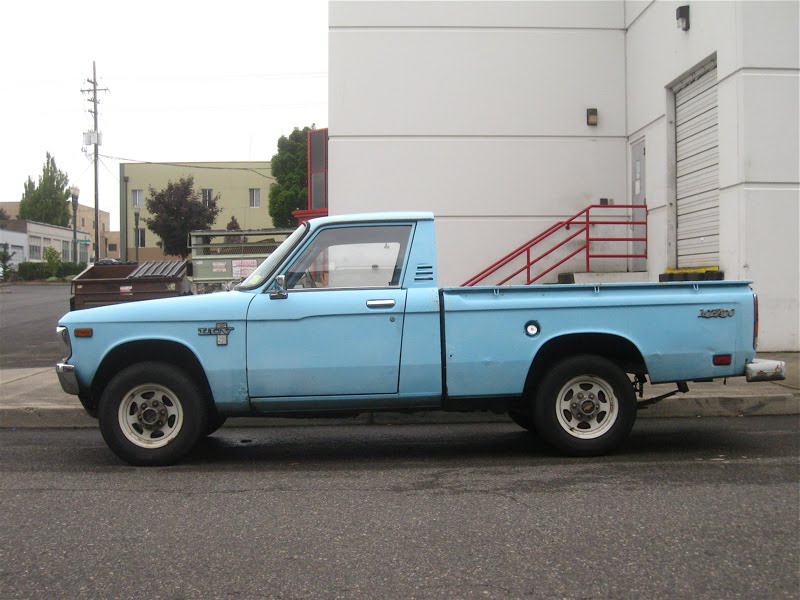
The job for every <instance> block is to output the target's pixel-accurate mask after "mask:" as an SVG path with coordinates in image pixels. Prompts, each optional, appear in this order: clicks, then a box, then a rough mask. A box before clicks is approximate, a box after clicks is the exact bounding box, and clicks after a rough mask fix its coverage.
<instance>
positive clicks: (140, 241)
mask: <svg viewBox="0 0 800 600" xmlns="http://www.w3.org/2000/svg"><path fill="white" fill-rule="evenodd" d="M145 231H146V229H143V228H141V227H140V228H139V229H138V230H137V231H136V245H137V246H138V247H139V248H144V242H145V238H144V234H145Z"/></svg>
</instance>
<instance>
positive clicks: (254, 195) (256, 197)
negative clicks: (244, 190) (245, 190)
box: [250, 188, 261, 208]
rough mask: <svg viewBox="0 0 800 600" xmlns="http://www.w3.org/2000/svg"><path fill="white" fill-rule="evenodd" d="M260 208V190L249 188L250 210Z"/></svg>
mask: <svg viewBox="0 0 800 600" xmlns="http://www.w3.org/2000/svg"><path fill="white" fill-rule="evenodd" d="M260 206H261V190H260V189H259V188H250V208H259V207H260Z"/></svg>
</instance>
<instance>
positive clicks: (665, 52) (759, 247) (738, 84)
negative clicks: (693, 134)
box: [625, 2, 800, 350]
mask: <svg viewBox="0 0 800 600" xmlns="http://www.w3.org/2000/svg"><path fill="white" fill-rule="evenodd" d="M680 4H683V2H653V3H648V2H644V3H643V2H626V5H625V12H626V22H627V24H628V31H627V35H626V43H625V52H626V71H627V94H626V103H627V133H628V136H629V138H630V141H631V142H633V141H635V140H639V139H642V138H645V140H646V146H647V202H648V207H649V211H650V212H649V225H650V231H649V234H650V245H649V250H650V255H649V260H648V271H649V274H650V276H651V278H654V277H655V276H656V275H657V274H658V273H660V272H663V271H664V269H665V268H666V267H668V266H675V260H674V253H675V248H674V242H673V240H672V239H671V237H670V235H669V231H670V229H669V227H670V213H671V211H674V204H673V203H674V198H675V190H674V178H675V173H674V170H673V167H672V164H673V162H672V161H673V160H674V154H673V153H674V143H675V142H674V135H673V132H674V122H673V120H672V119H673V111H674V107H673V106H672V104H671V93H670V91H669V88H670V86H671V84H672V83H673V82H674V81H676V80H677V79H679V78H680V77H681V76H683V75H685V74H686V73H688V72H690V71H691V70H692V69H693V68H694V67H695V66H697V65H698V64H700V63H702V62H703V61H704V60H705V59H706V58H708V57H710V56H714V55H715V56H716V59H717V78H718V88H717V92H718V114H719V178H720V182H719V184H720V264H719V267H720V268H721V269H722V270H723V271H724V272H725V276H726V278H728V279H752V280H753V281H754V285H753V287H754V289H755V290H756V291H757V292H758V293H759V298H760V307H761V313H762V319H761V327H762V335H761V338H760V339H761V346H760V347H761V348H762V349H763V350H785V349H794V350H797V349H798V348H799V347H800V337H799V334H798V331H799V330H800V323H798V311H800V307H798V296H799V295H800V280H799V279H798V271H800V264H799V263H798V254H800V239H799V238H798V227H797V223H798V205H800V191H799V190H800V185H799V184H798V182H800V174H799V173H798V169H800V154H799V151H800V150H799V149H800V142H799V141H798V132H800V120H799V118H798V114H800V108H798V106H799V104H800V103H799V101H798V99H799V97H800V86H799V85H798V84H799V83H800V78H798V67H799V66H800V65H799V64H798V61H800V47H798V44H799V42H798V27H800V24H799V23H800V14H798V7H799V6H800V4H798V3H796V2H694V3H691V4H690V22H691V27H690V30H689V31H688V32H682V31H680V30H678V29H677V28H676V27H675V9H676V8H677V6H679V5H680ZM629 193H630V185H629ZM789 224H791V225H789ZM770 228H771V229H772V231H770ZM660 232H663V235H659V233H660Z"/></svg>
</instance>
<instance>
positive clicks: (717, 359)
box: [712, 354, 732, 367]
mask: <svg viewBox="0 0 800 600" xmlns="http://www.w3.org/2000/svg"><path fill="white" fill-rule="evenodd" d="M731 360H732V357H731V355H730V354H715V355H714V357H713V359H712V361H713V362H714V365H715V366H717V367H723V366H726V365H729V364H731Z"/></svg>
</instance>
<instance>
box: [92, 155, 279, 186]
mask: <svg viewBox="0 0 800 600" xmlns="http://www.w3.org/2000/svg"><path fill="white" fill-rule="evenodd" d="M100 156H102V157H103V158H110V159H111V160H121V161H123V162H131V163H140V164H143V165H156V166H164V167H191V168H192V169H209V170H214V171H249V172H250V173H255V174H256V175H258V176H259V177H263V178H264V179H269V180H271V181H275V178H274V177H272V176H271V175H264V173H260V172H259V171H258V170H257V169H251V168H247V167H217V166H212V165H199V164H193V163H171V162H156V161H150V160H138V159H135V158H125V157H122V156H110V155H108V154H101V155H100Z"/></svg>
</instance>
